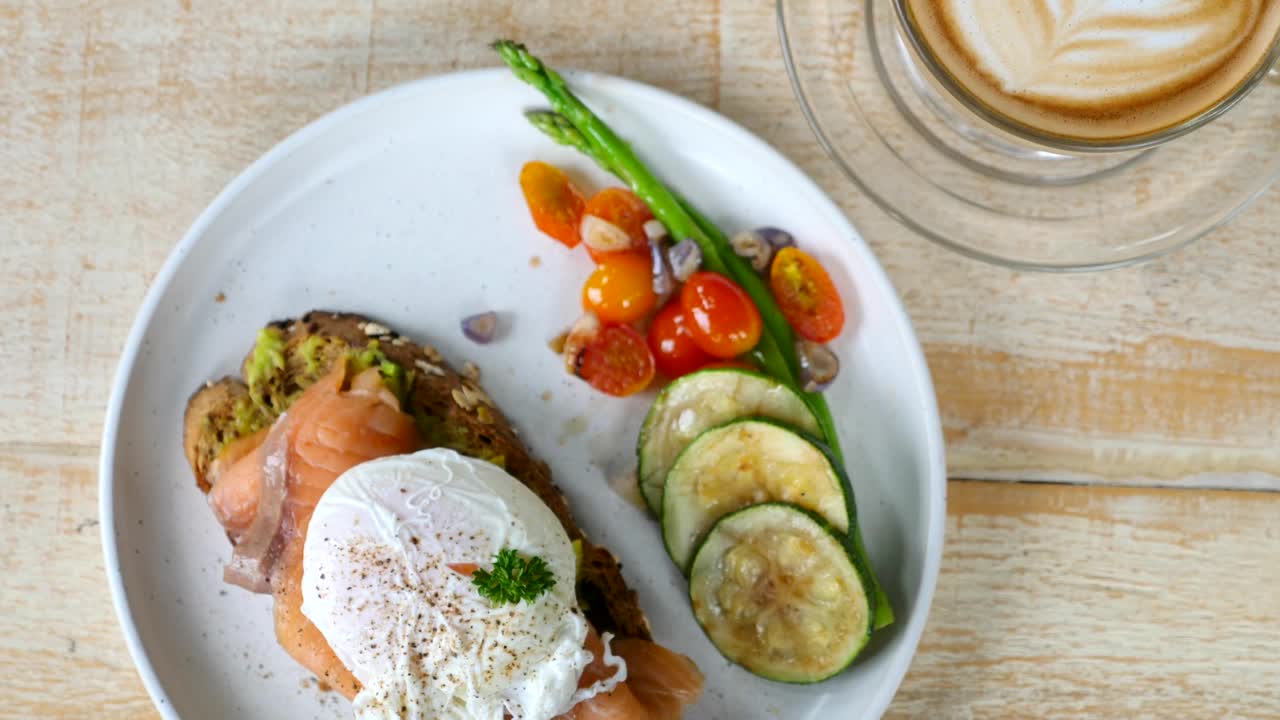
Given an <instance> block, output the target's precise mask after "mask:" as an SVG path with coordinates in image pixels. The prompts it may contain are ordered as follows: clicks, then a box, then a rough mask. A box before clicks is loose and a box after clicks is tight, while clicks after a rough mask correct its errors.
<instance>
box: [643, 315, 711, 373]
mask: <svg viewBox="0 0 1280 720" xmlns="http://www.w3.org/2000/svg"><path fill="white" fill-rule="evenodd" d="M649 349H650V350H652V351H653V359H654V361H655V362H657V364H658V370H659V371H661V372H662V374H663V375H666V376H667V377H669V378H678V377H680V376H681V375H688V374H689V373H691V372H693V371H694V370H697V369H699V368H701V367H703V366H704V365H706V364H707V363H709V362H711V361H713V360H714V359H715V358H713V357H711V356H710V355H708V354H707V353H705V352H703V350H702V348H700V347H698V343H696V342H694V340H693V335H692V334H691V333H690V332H689V319H688V317H686V316H685V314H684V307H683V306H681V305H680V300H679V299H674V300H672V301H671V302H669V303H667V304H666V305H664V306H662V309H661V310H659V311H658V314H657V315H655V316H654V317H653V324H652V325H650V326H649Z"/></svg>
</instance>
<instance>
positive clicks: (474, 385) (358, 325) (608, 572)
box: [183, 310, 650, 639]
mask: <svg viewBox="0 0 1280 720" xmlns="http://www.w3.org/2000/svg"><path fill="white" fill-rule="evenodd" d="M269 327H271V328H275V329H276V330H278V331H279V332H280V333H281V335H283V338H284V342H285V348H286V350H285V353H284V358H285V368H284V370H283V372H284V374H285V384H286V385H288V384H289V383H293V382H294V380H295V379H297V378H300V377H302V375H303V374H304V367H303V362H304V361H303V359H302V358H301V357H300V354H299V353H297V352H293V350H295V349H297V348H299V347H301V346H302V343H303V342H304V341H306V340H307V338H309V337H312V336H318V337H319V338H321V339H325V340H340V341H341V342H340V343H332V345H333V346H334V347H340V348H341V347H344V346H345V349H349V350H352V351H359V350H362V349H365V348H367V347H369V346H370V344H371V343H374V342H375V341H376V347H377V348H378V350H380V351H381V352H382V353H383V354H384V355H385V356H386V357H387V358H388V359H390V360H392V361H393V362H395V363H397V364H398V365H400V366H401V367H402V368H404V369H405V370H407V371H410V372H411V373H412V383H411V385H410V388H409V392H408V396H407V400H406V408H405V409H406V411H411V412H413V413H417V414H419V415H425V416H426V417H428V418H430V419H431V422H433V423H439V427H442V428H445V429H447V431H448V434H449V435H450V436H451V437H456V438H462V439H465V441H466V447H467V450H463V449H462V448H455V449H459V450H460V451H463V452H468V453H469V454H473V455H476V456H478V457H483V458H486V459H490V458H500V459H501V461H502V464H503V465H504V466H505V467H506V470H507V472H509V473H511V474H512V475H513V476H514V477H516V478H517V479H518V480H520V481H521V482H523V483H524V484H525V485H526V486H527V487H528V488H529V489H530V490H532V491H533V492H534V493H535V494H536V495H537V496H538V497H539V498H541V499H542V501H543V502H544V503H546V505H547V507H549V508H550V509H551V511H552V512H553V513H555V515H556V517H557V518H559V520H560V524H561V525H563V526H564V529H565V532H567V533H568V535H569V537H570V539H573V540H579V541H581V543H582V569H581V572H580V577H579V588H578V590H579V596H580V597H581V598H582V599H583V605H584V610H585V612H586V614H587V616H588V618H589V619H590V620H591V621H592V622H593V624H595V625H596V627H597V628H598V629H599V630H601V631H602V632H603V631H612V632H614V633H616V634H617V635H619V636H620V637H638V638H644V639H649V638H650V631H649V623H648V620H647V619H646V618H645V616H644V612H643V611H642V610H641V609H640V605H639V601H638V598H637V596H636V593H635V591H634V590H632V589H631V588H630V587H628V586H627V583H626V580H624V579H623V576H622V566H621V564H620V563H619V562H618V560H617V558H616V557H615V556H614V555H613V554H612V553H611V552H609V551H608V550H606V549H605V548H603V547H600V546H598V545H594V544H592V543H591V542H590V541H589V540H588V539H587V537H586V535H585V534H584V533H583V532H582V529H581V528H580V527H579V526H578V524H577V522H576V521H575V520H574V517H573V514H572V513H571V512H570V510H569V503H568V501H567V500H566V499H565V496H564V494H563V493H562V492H560V490H559V488H557V487H556V485H555V483H554V482H553V481H552V479H551V471H550V469H549V468H548V467H547V465H546V463H544V462H542V461H541V460H538V459H537V458H535V457H533V456H532V454H531V453H530V452H529V450H528V448H527V447H526V446H525V444H524V443H523V442H522V441H521V440H520V437H519V436H518V435H517V433H516V431H515V429H514V428H513V427H512V426H511V423H510V422H509V421H508V420H507V418H506V416H505V415H504V414H503V413H502V410H501V409H500V408H498V406H497V404H496V403H494V401H493V399H492V398H490V397H489V395H488V393H486V392H485V391H484V390H483V388H482V387H481V386H480V384H479V382H478V381H477V379H476V378H474V377H463V375H461V374H460V373H458V372H457V371H456V370H455V369H454V368H453V367H452V366H451V365H449V363H448V362H447V361H446V360H445V359H444V357H443V356H441V354H440V353H439V351H437V350H436V349H435V348H434V347H432V346H430V345H420V344H418V343H416V342H413V341H412V340H409V339H408V338H405V337H403V336H401V335H399V334H398V333H396V332H395V331H393V330H391V329H390V328H388V327H387V326H385V325H383V324H381V323H379V322H377V321H375V320H371V319H369V318H367V317H364V316H361V315H355V314H351V313H335V312H325V311H318V310H317V311H313V312H310V313H307V314H306V315H304V316H302V317H301V318H296V319H289V320H281V321H277V322H273V323H271V325H270V326H269ZM326 345H328V344H326ZM251 357H252V352H251V353H250V354H249V355H248V356H246V358H245V363H244V365H243V367H242V370H241V377H239V378H237V377H227V378H223V379H222V380H219V381H217V382H211V383H206V384H205V385H204V386H203V387H201V388H200V389H198V390H197V391H196V392H195V393H194V394H193V395H192V396H191V398H190V400H189V401H188V402H187V409H186V413H185V416H184V421H183V450H184V452H185V454H186V457H187V462H188V463H189V464H190V466H191V470H192V472H193V473H194V475H195V478H196V483H197V485H199V487H200V489H201V490H202V491H204V492H208V490H209V478H208V473H209V468H210V465H211V464H212V462H213V460H214V459H215V458H216V457H217V454H218V452H220V451H221V448H222V447H223V446H224V445H225V444H226V443H227V441H228V440H229V439H232V438H233V436H234V432H235V431H234V427H233V426H234V422H235V415H236V411H235V406H236V403H237V402H243V401H244V399H246V398H248V396H249V386H248V384H247V381H248V379H249V374H248V368H249V363H250V359H251ZM337 357H338V354H336V353H335V354H331V355H329V356H323V357H319V358H316V359H315V361H316V362H318V363H320V364H321V369H320V372H321V374H323V373H324V372H325V370H326V369H327V368H326V367H325V366H326V365H328V364H331V363H332V362H333V361H334V360H336V358H337ZM311 370H312V373H313V374H314V370H315V368H314V367H313V368H311ZM290 389H294V390H297V389H300V388H298V387H296V385H295V386H290ZM429 444H434V445H441V444H447V443H446V442H438V441H437V442H429Z"/></svg>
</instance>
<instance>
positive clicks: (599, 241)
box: [581, 187, 653, 262]
mask: <svg viewBox="0 0 1280 720" xmlns="http://www.w3.org/2000/svg"><path fill="white" fill-rule="evenodd" d="M588 215H590V216H592V217H594V218H598V219H599V220H603V221H605V222H606V223H609V224H610V225H612V226H613V227H614V228H616V229H617V230H620V231H621V232H620V233H618V232H610V233H600V234H599V238H593V237H587V236H586V235H585V233H588V232H589V231H590V230H591V224H589V223H584V224H582V227H581V230H582V231H583V233H584V236H583V240H585V241H586V245H587V253H588V254H590V255H591V259H592V260H595V261H596V262H600V261H601V260H602V259H604V258H606V257H608V256H609V255H611V254H613V253H617V252H628V251H642V252H645V253H646V254H647V252H648V251H647V250H646V247H647V246H648V244H649V239H648V237H646V236H645V234H644V224H645V223H646V222H648V221H649V220H652V219H653V212H652V211H650V210H649V206H648V205H646V204H645V202H644V201H643V200H641V199H640V196H639V195H636V194H635V193H633V192H631V191H630V190H627V189H626V188H620V187H607V188H605V189H603V190H601V191H600V192H598V193H596V194H595V195H594V196H593V197H592V198H591V199H590V200H588V201H587V204H586V207H585V208H583V211H582V216H583V218H584V219H585V218H586V216H588ZM597 227H598V226H597ZM624 235H625V239H623V236H624Z"/></svg>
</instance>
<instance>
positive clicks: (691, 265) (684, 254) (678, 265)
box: [667, 238, 702, 282]
mask: <svg viewBox="0 0 1280 720" xmlns="http://www.w3.org/2000/svg"><path fill="white" fill-rule="evenodd" d="M667 261H668V262H670V263H671V273H672V274H673V275H675V276H676V280H679V281H680V282H684V281H685V280H688V279H689V276H690V275H692V274H694V273H695V272H697V271H698V268H700V267H702V248H700V247H698V243H696V242H694V241H693V239H692V238H685V239H684V240H681V241H680V242H678V243H676V244H675V245H672V246H671V249H669V250H667Z"/></svg>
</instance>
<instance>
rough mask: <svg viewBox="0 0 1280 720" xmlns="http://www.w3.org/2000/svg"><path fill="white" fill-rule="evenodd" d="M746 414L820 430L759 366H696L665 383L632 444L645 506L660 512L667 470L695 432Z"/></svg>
mask: <svg viewBox="0 0 1280 720" xmlns="http://www.w3.org/2000/svg"><path fill="white" fill-rule="evenodd" d="M750 416H760V417H769V418H773V419H775V420H779V421H781V422H784V423H786V424H788V425H792V426H794V427H796V428H799V429H800V430H803V431H805V432H808V433H812V434H814V435H817V434H819V433H820V432H821V430H820V429H819V427H818V421H817V419H816V418H814V416H813V413H812V412H810V410H809V407H808V406H807V405H805V403H804V400H803V399H802V398H801V397H800V396H799V395H797V394H796V393H795V391H793V390H791V389H790V388H788V387H787V386H785V385H783V384H782V383H780V382H778V381H777V380H774V379H773V378H770V377H767V376H765V375H762V374H760V373H758V372H752V371H749V370H738V369H734V368H715V369H708V370H700V371H698V372H695V373H691V374H689V375H685V376H684V377H682V378H680V379H678V380H676V381H675V382H673V383H671V384H670V385H668V386H667V387H666V388H665V389H664V390H663V391H662V393H661V394H659V395H658V398H657V399H656V400H654V402H653V406H652V407H650V408H649V414H648V415H647V416H646V417H645V419H644V424H643V425H642V426H641V428H640V439H639V442H638V443H637V444H636V455H637V459H638V461H639V462H638V465H639V468H638V475H639V480H640V494H641V495H643V496H644V499H645V503H647V504H648V505H649V509H650V510H652V511H653V512H654V513H660V512H661V510H662V489H663V486H664V484H665V483H666V479H667V471H668V470H670V469H671V466H672V464H674V463H675V461H676V458H677V457H678V456H679V455H680V453H681V451H683V450H684V449H685V447H686V446H688V445H689V443H690V442H692V441H693V439H694V438H696V437H697V436H698V435H700V434H702V432H703V431H705V430H707V429H708V428H712V427H715V426H717V425H721V424H723V423H726V422H728V421H730V420H735V419H737V418H743V417H750Z"/></svg>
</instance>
